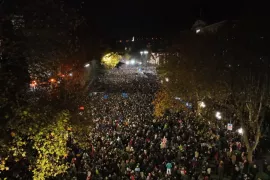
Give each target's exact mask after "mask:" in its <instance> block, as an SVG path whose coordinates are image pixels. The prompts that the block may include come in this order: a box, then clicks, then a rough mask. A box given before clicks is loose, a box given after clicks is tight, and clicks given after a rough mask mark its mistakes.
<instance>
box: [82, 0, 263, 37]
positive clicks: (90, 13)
mask: <svg viewBox="0 0 270 180" xmlns="http://www.w3.org/2000/svg"><path fill="white" fill-rule="evenodd" d="M247 3H248V2H244V3H242V1H237V2H236V1H234V2H233V1H198V0H197V1H194V0H193V1H191V0H186V1H151V0H148V1H146V0H144V1H143V0H137V1H135V0H125V1H123V0H118V1H117V0H115V1H108V2H107V1H85V3H84V6H83V10H82V12H83V14H84V16H85V17H86V18H87V20H88V23H89V26H91V27H92V29H94V30H95V31H98V32H100V33H101V34H102V35H104V36H108V37H125V36H133V35H134V36H141V35H142V36H148V35H161V36H166V35H168V34H171V33H177V32H179V31H181V30H186V29H190V28H191V26H192V25H193V23H194V22H195V21H196V20H197V19H202V20H204V21H205V22H206V23H208V24H211V23H215V22H218V21H222V20H225V19H233V20H237V19H239V18H241V17H243V16H245V15H246V14H248V12H250V11H253V9H252V8H253V7H254V5H253V4H247ZM261 6H263V5H262V4H261ZM250 7H252V8H251V9H250ZM251 16H252V17H253V15H251Z"/></svg>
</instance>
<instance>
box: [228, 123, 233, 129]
mask: <svg viewBox="0 0 270 180" xmlns="http://www.w3.org/2000/svg"><path fill="white" fill-rule="evenodd" d="M232 128H233V125H232V124H230V123H229V124H228V125H227V129H228V130H229V131H232Z"/></svg>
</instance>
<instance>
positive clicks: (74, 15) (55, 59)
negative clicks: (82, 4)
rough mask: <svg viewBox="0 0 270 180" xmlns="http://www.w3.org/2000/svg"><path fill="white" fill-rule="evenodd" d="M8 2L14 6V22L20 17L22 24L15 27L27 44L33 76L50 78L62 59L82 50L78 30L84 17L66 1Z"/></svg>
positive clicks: (27, 56)
mask: <svg viewBox="0 0 270 180" xmlns="http://www.w3.org/2000/svg"><path fill="white" fill-rule="evenodd" d="M6 6H7V7H8V6H10V7H11V8H9V9H10V10H9V13H10V16H9V18H10V20H11V21H12V22H13V23H15V22H16V19H15V17H20V20H21V27H20V28H19V29H17V30H16V31H17V34H18V35H19V36H20V37H22V39H23V42H24V44H25V51H24V52H23V54H24V55H25V56H26V58H27V61H28V64H29V73H30V75H31V77H32V79H41V80H47V79H48V77H50V76H51V75H56V74H57V73H58V71H59V68H60V65H61V64H62V63H63V60H65V59H66V58H67V57H69V56H70V55H72V54H73V53H74V52H77V51H78V50H79V39H78V37H77V36H76V30H77V28H78V26H80V24H81V23H82V22H83V21H84V19H83V18H82V17H81V16H79V15H78V12H77V11H76V10H75V9H73V8H70V7H68V5H67V4H66V3H64V2H62V1H61V2H60V1H58V2H56V1H53V0H45V1H35V2H32V1H29V0H23V1H17V0H14V1H12V0H11V2H10V5H8V3H7V5H6ZM14 12H16V14H14ZM14 19H15V21H14Z"/></svg>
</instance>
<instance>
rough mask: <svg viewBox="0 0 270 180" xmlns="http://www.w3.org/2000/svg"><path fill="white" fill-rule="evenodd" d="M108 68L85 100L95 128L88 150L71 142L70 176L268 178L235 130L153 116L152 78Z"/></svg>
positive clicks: (181, 116) (182, 117) (267, 169)
mask: <svg viewBox="0 0 270 180" xmlns="http://www.w3.org/2000/svg"><path fill="white" fill-rule="evenodd" d="M114 71H115V72H114V73H113V74H109V75H107V76H105V77H103V79H102V83H103V89H102V90H104V91H103V93H97V94H94V95H93V96H91V98H90V99H87V100H86V101H87V103H88V107H87V109H86V112H85V114H84V115H85V116H87V117H89V118H90V119H92V120H93V122H94V124H95V128H94V130H93V132H92V133H91V134H90V139H89V142H90V144H91V145H90V148H89V149H88V150H85V151H82V150H80V149H78V148H77V147H76V146H73V151H71V154H70V159H69V161H70V162H71V164H72V168H71V169H70V173H69V174H70V175H71V176H70V178H71V177H72V176H74V179H76V178H77V179H91V180H95V179H97V180H99V179H112V180H118V179H119V180H121V179H123V180H126V179H131V180H135V179H136V180H137V179H138V180H139V179H141V180H143V179H146V180H157V179H160V180H162V179H164V180H165V179H166V180H169V179H185V180H188V179H199V180H207V179H233V180H238V179H239V180H240V179H244V180H246V179H269V176H270V166H268V165H267V161H263V163H262V161H259V160H258V161H254V162H253V163H248V161H247V152H246V151H247V150H246V148H245V146H244V144H243V143H242V142H241V138H240V135H239V134H236V133H232V132H229V131H226V130H223V129H218V128H215V127H214V126H211V127H210V126H209V124H208V123H203V122H202V121H199V120H197V119H196V117H195V116H194V115H193V113H192V112H182V113H178V114H168V116H165V117H164V118H162V119H155V118H154V117H153V115H152V114H153V107H152V101H153V98H154V92H155V90H156V88H157V82H156V79H155V77H154V76H152V75H150V74H148V76H147V77H145V76H141V75H136V74H132V73H130V74H128V73H126V74H124V72H123V71H122V70H114ZM104 87H105V88H104ZM123 92H125V93H127V96H125V97H124V96H122V93H123ZM76 154H80V156H76Z"/></svg>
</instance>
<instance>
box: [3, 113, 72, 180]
mask: <svg viewBox="0 0 270 180" xmlns="http://www.w3.org/2000/svg"><path fill="white" fill-rule="evenodd" d="M45 109H46V108H45ZM47 110H48V109H46V111H45V112H40V111H38V110H36V109H35V110H33V109H31V108H22V109H18V110H16V116H15V117H14V118H13V119H12V121H10V122H9V123H8V126H7V127H8V128H9V129H10V138H9V141H7V142H6V143H5V144H1V147H2V153H1V154H3V155H4V154H6V155H7V156H6V160H7V161H11V162H12V163H15V164H16V162H19V161H21V160H22V159H26V160H27V161H28V163H29V164H30V165H29V167H28V169H29V170H30V171H31V172H32V173H33V179H40V180H43V179H46V178H48V177H53V176H57V175H59V174H63V173H64V172H66V170H67V168H68V167H69V166H68V164H67V163H66V162H65V161H64V160H63V158H65V157H66V156H67V152H68V147H67V139H68V127H69V126H70V125H69V122H68V121H69V113H68V112H61V113H59V114H58V115H57V116H55V117H53V116H51V115H49V114H47V113H49V111H47ZM5 151H6V152H5ZM2 164H3V163H2ZM5 168H8V167H5Z"/></svg>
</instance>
